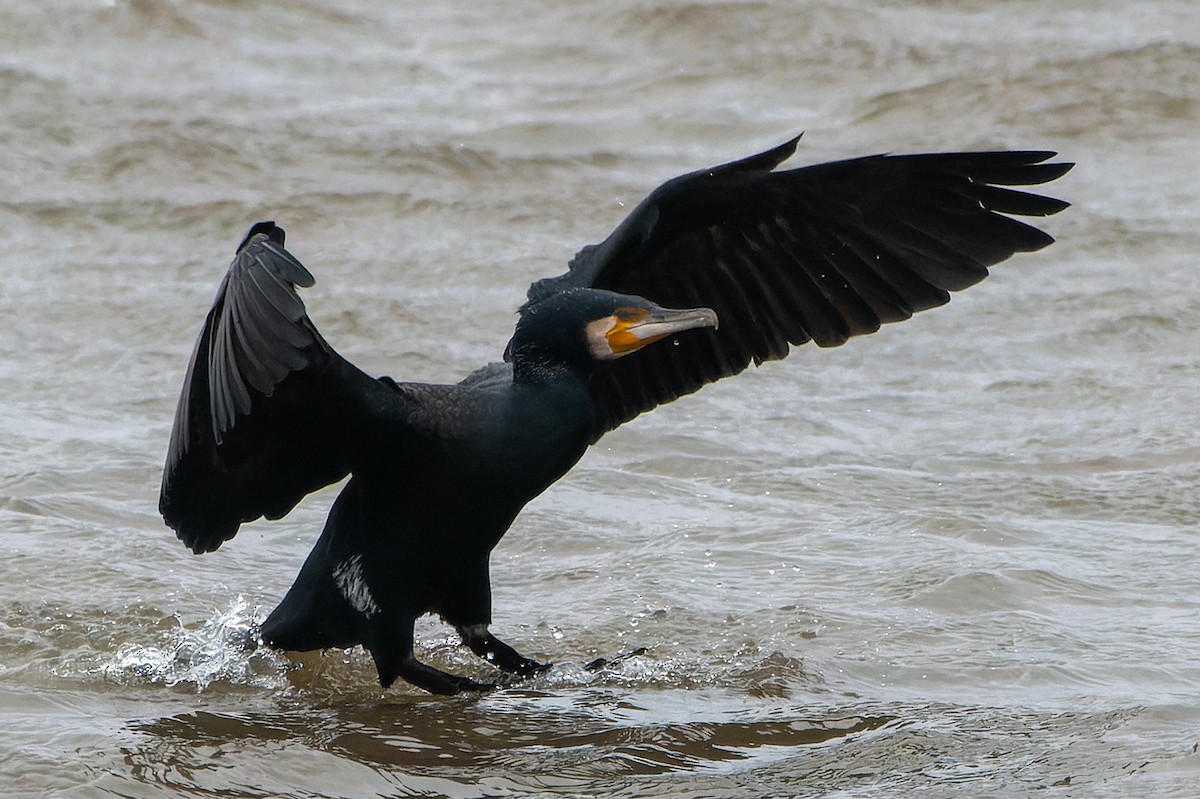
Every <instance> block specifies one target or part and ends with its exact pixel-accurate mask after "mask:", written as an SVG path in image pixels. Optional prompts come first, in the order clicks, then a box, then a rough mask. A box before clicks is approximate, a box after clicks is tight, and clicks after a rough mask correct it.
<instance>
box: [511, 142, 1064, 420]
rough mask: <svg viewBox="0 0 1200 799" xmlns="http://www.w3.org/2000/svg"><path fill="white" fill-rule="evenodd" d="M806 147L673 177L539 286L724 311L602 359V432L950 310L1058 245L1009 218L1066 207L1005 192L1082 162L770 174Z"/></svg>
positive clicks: (1033, 160) (952, 158) (976, 160)
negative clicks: (1012, 266)
mask: <svg viewBox="0 0 1200 799" xmlns="http://www.w3.org/2000/svg"><path fill="white" fill-rule="evenodd" d="M796 141H797V140H796V139H793V140H791V141H789V142H785V143H784V144H782V145H780V146H779V147H776V148H773V149H771V150H768V151H766V152H764V153H760V154H758V155H755V156H751V157H749V158H745V159H742V160H740V161H734V162H731V163H729V164H724V165H722V166H718V167H713V168H712V169H706V170H700V171H697V172H693V173H690V174H687V175H683V176H681V177H678V178H674V179H672V180H669V181H667V182H666V183H664V184H663V185H662V186H660V187H659V188H658V189H656V190H655V191H654V192H653V193H651V194H650V196H649V197H647V198H646V199H645V200H644V201H643V202H642V203H640V204H639V205H638V206H637V207H636V208H635V209H634V210H633V211H632V212H631V213H630V214H629V216H628V217H626V218H625V220H623V221H622V222H621V224H620V225H618V227H617V228H616V229H615V230H614V231H613V233H612V234H611V235H610V236H609V237H608V238H607V239H605V240H604V241H603V242H600V243H599V244H594V245H588V246H586V247H584V248H582V249H581V250H580V251H579V252H578V253H577V254H576V256H575V257H574V258H573V259H572V260H571V263H570V265H569V268H568V270H567V272H566V273H565V274H563V275H559V276H557V277H551V278H544V279H542V280H539V281H537V282H535V283H534V284H533V285H532V286H530V289H529V300H530V301H531V302H536V301H538V300H540V299H543V298H545V297H547V296H549V295H550V294H553V293H555V292H558V291H563V290H566V289H568V288H574V287H594V288H603V289H609V290H612V291H618V292H622V293H628V294H637V295H640V296H643V297H646V298H647V299H649V300H652V301H654V302H656V303H658V304H660V305H663V306H667V307H696V306H706V307H709V308H712V309H713V310H714V311H715V312H716V314H717V317H718V319H719V320H720V328H719V329H718V330H703V331H689V332H687V333H684V334H680V335H679V336H677V337H675V338H674V340H673V346H656V347H647V348H646V349H644V350H641V351H639V352H637V353H635V354H633V355H631V356H629V357H626V358H622V359H619V360H616V361H612V362H608V363H605V364H603V365H601V366H600V367H599V368H598V369H597V370H596V372H595V374H594V377H593V380H592V385H591V393H592V398H593V402H594V404H595V406H596V410H597V414H598V417H599V420H600V421H599V429H598V430H597V432H596V437H597V438H598V437H599V436H600V435H602V434H603V433H604V432H606V431H607V430H611V429H612V428H614V427H616V426H617V425H619V424H621V423H622V422H624V421H627V420H628V419H631V418H633V417H634V416H636V415H638V414H639V413H642V412H644V411H647V410H649V409H650V408H653V407H655V406H656V405H659V404H661V403H664V402H670V401H671V400H673V399H676V398H678V397H680V396H683V395H684V394H688V393H690V392H692V391H695V390H697V389H698V388H700V387H701V386H703V385H705V384H706V383H710V382H713V381H715V380H718V379H720V378H722V377H728V376H730V375H734V374H737V373H739V372H741V371H742V370H744V369H745V368H746V367H747V366H749V364H750V363H756V364H757V363H761V362H763V361H767V360H773V359H778V358H783V357H785V356H786V355H787V354H788V352H789V351H790V349H791V347H792V346H795V345H799V344H803V343H805V342H807V341H810V340H811V341H814V342H816V343H817V344H818V345H819V346H822V347H830V346H837V345H839V344H842V343H844V342H845V341H846V340H847V339H849V338H851V337H853V336H858V335H864V334H867V333H871V332H874V331H875V330H878V329H879V327H880V326H881V325H883V324H887V323H891V322H897V321H900V320H903V319H908V318H909V317H911V316H912V315H913V314H914V313H917V312H918V311H922V310H925V309H927V308H932V307H934V306H937V305H942V304H944V303H946V302H947V301H949V299H950V294H951V292H955V291H960V290H962V289H965V288H967V287H968V286H971V285H973V284H975V283H977V282H979V281H980V280H982V279H983V278H985V277H986V276H987V274H988V268H989V267H990V266H993V265H994V264H997V263H999V262H1000V261H1003V260H1005V259H1006V258H1009V257H1010V256H1012V255H1013V254H1014V253H1017V252H1031V251H1034V250H1039V249H1041V248H1043V247H1045V246H1047V245H1048V244H1050V243H1051V242H1052V241H1053V238H1051V237H1050V236H1049V235H1048V234H1047V233H1045V232H1043V231H1042V230H1039V229H1038V228H1036V227H1034V226H1032V225H1030V224H1027V223H1025V222H1023V221H1020V220H1017V219H1014V218H1012V216H1008V215H1018V216H1034V217H1044V216H1049V215H1051V214H1055V213H1058V212H1059V211H1061V210H1063V209H1064V208H1066V207H1067V206H1068V203H1066V202H1064V201H1062V200H1058V199H1055V198H1052V197H1045V196H1042V195H1039V194H1034V193H1031V192H1027V191H1021V190H1017V189H1013V188H1009V187H1014V186H1016V187H1026V186H1034V185H1039V184H1042V183H1046V182H1048V181H1051V180H1054V179H1056V178H1058V177H1061V176H1062V175H1063V174H1065V173H1066V172H1067V171H1068V170H1069V169H1070V168H1071V167H1072V166H1073V165H1072V164H1069V163H1046V162H1047V161H1048V159H1050V158H1052V157H1053V156H1054V155H1055V153H1053V152H1049V151H996V152H963V153H932V154H921V155H875V156H867V157H865V158H856V159H851V160H846V161H836V162H831V163H826V164H818V165H814V166H808V167H802V168H799V169H790V170H783V171H774V170H775V169H776V167H778V166H779V165H780V164H781V163H782V162H783V161H784V160H786V159H787V158H788V157H790V156H791V155H792V154H793V152H794V151H795V147H796Z"/></svg>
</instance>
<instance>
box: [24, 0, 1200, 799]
mask: <svg viewBox="0 0 1200 799" xmlns="http://www.w3.org/2000/svg"><path fill="white" fill-rule="evenodd" d="M329 6H330V4H326V3H320V2H315V1H314V2H285V1H284V0H278V2H266V1H265V0H264V1H258V2H226V1H222V0H209V2H183V0H179V1H178V2H168V1H167V0H115V1H113V2H100V1H99V0H46V1H45V2H38V3H8V4H5V5H4V7H3V9H2V10H0V108H2V109H3V113H0V242H2V243H3V249H2V251H0V386H2V387H3V388H2V390H0V547H2V557H0V614H2V615H0V787H2V788H3V793H4V795H5V796H22V797H24V796H62V797H111V796H120V797H164V796H172V797H173V796H179V797H267V796H289V797H364V796H376V795H378V796H410V795H425V796H444V797H454V798H455V799H459V798H464V799H465V798H466V797H480V796H489V797H496V796H615V797H651V796H657V797H668V796H669V797H714V796H719V797H757V796H812V797H817V796H820V797H901V796H904V797H907V796H913V795H920V796H929V797H962V796H971V797H987V796H996V797H1008V796H1017V797H1019V796H1038V797H1046V796H1049V797H1058V796H1083V797H1103V796H1120V797H1187V798H1188V799H1190V798H1191V797H1194V796H1196V795H1197V788H1196V785H1197V784H1200V779H1198V778H1200V754H1198V753H1197V746H1198V744H1200V696H1198V693H1200V692H1198V690H1197V684H1198V683H1200V665H1198V664H1200V569H1198V568H1197V566H1198V562H1200V557H1198V547H1197V540H1196V539H1197V523H1198V519H1200V508H1198V503H1197V486H1198V483H1200V465H1198V463H1200V429H1198V425H1197V420H1196V414H1197V406H1198V402H1197V400H1198V399H1200V336H1198V335H1197V332H1196V331H1197V328H1198V327H1200V277H1198V276H1197V275H1198V270H1197V268H1196V266H1197V253H1198V252H1200V232H1197V224H1196V221H1197V218H1200V199H1198V196H1197V191H1196V188H1195V186H1196V179H1197V176H1198V175H1200V155H1197V149H1198V148H1197V144H1198V142H1197V137H1196V126H1197V120H1198V119H1200V89H1198V86H1197V76H1198V75H1200V17H1198V16H1197V15H1196V13H1195V9H1194V4H1193V3H1191V2H1190V0H1147V2H1141V3H1137V4H1131V3H1127V2H1104V1H1103V0H1100V1H1098V0H1061V1H1059V2H1034V1H1033V0H1013V1H1011V2H994V1H993V2H963V3H948V2H939V1H938V0H924V2H913V3H900V2H894V3H883V4H878V3H865V2H863V3H857V2H851V0H826V1H825V2H807V1H806V2H784V1H783V0H777V2H698V1H697V0H668V2H646V0H616V1H615V2H605V3H583V2H549V1H548V0H539V1H535V2H522V3H516V2H500V3H492V4H467V3H448V4H437V3H428V2H422V3H413V2H397V3H392V2H384V1H383V0H358V1H357V2H343V3H338V4H336V8H332V9H331V8H330V7H329ZM475 6H482V7H478V8H476V7H475ZM800 130H804V131H806V132H805V137H804V139H803V142H802V146H801V150H800V153H799V154H798V157H797V159H796V162H797V163H808V162H815V161H821V160H828V159H832V158H840V157H849V156H853V155H860V154H866V153H870V152H879V151H893V152H903V151H919V150H944V149H964V148H993V147H1020V148H1045V149H1054V150H1058V151H1060V152H1061V153H1062V154H1063V157H1064V158H1067V159H1070V160H1074V161H1077V162H1078V164H1079V165H1078V166H1077V167H1076V169H1075V170H1074V171H1073V172H1072V173H1071V174H1070V175H1068V176H1067V177H1066V178H1065V179H1063V180H1061V181H1059V182H1057V183H1055V184H1053V185H1052V186H1050V187H1048V188H1049V193H1051V194H1054V195H1056V196H1061V197H1064V198H1066V199H1069V200H1070V201H1072V202H1073V203H1074V206H1073V207H1072V208H1071V209H1070V210H1068V211H1067V212H1065V213H1063V214H1061V215H1059V216H1057V217H1054V218H1051V219H1049V220H1046V222H1045V227H1046V228H1047V229H1048V230H1049V231H1050V232H1051V233H1053V234H1054V235H1055V236H1056V237H1057V238H1058V239H1059V241H1058V243H1057V244H1055V245H1054V246H1053V247H1051V248H1050V249H1048V250H1045V251H1043V252H1041V253H1038V254H1036V255H1029V256H1022V257H1019V258H1016V259H1013V260H1012V261H1011V262H1009V263H1006V264H1003V265H1002V266H1000V267H998V268H997V269H996V270H995V274H994V276H993V277H992V278H990V279H989V280H988V281H985V282H984V283H983V284H982V285H980V286H978V287H976V288H973V289H971V290H970V291H968V292H966V293H964V294H962V295H960V296H958V297H956V298H955V300H954V301H953V302H952V303H951V304H950V305H949V306H947V307H945V308H940V309H937V310H934V311H930V312H928V313H926V314H922V315H921V316H919V317H917V318H915V319H913V320H911V321H909V322H906V323H904V324H901V325H895V326H892V327H889V328H887V329H885V330H884V331H882V332H881V333H879V334H877V335H875V336H871V337H868V338H865V339H858V340H855V341H853V342H851V343H850V344H848V345H846V346H845V347H843V348H840V349H837V350H816V349H812V348H807V347H806V348H801V349H800V350H798V351H797V352H795V353H794V354H793V355H792V356H791V357H790V358H789V359H788V360H786V361H783V362H781V363H776V364H770V365H768V366H765V367H763V368H761V369H757V370H751V371H750V372H749V373H747V374H745V375H743V376H742V377H739V378H737V379H735V380H730V381H726V382H725V383H722V384H720V385H717V386H713V387H709V388H708V389H706V390H705V391H703V392H701V393H700V394H699V395H696V396H694V397H690V398H687V399H686V400H684V401H681V402H678V403H676V404H674V405H672V406H669V407H666V408H663V409H660V410H658V411H656V412H655V413H653V414H650V415H648V416H646V417H644V418H642V419H639V420H637V421H636V422H635V423H632V424H630V425H628V426H626V427H625V428H623V429H621V430H619V431H617V432H616V433H614V434H612V435H611V436H609V437H608V438H606V439H605V440H604V441H602V442H601V445H600V446H598V447H597V448H596V449H595V450H594V451H593V452H591V453H590V454H589V455H588V456H587V457H586V458H585V459H584V460H583V462H582V463H581V464H580V466H579V467H578V468H577V469H576V470H575V471H574V472H573V473H572V474H571V475H570V476H569V477H568V478H567V479H566V480H564V481H563V482H562V483H561V484H559V485H558V486H556V487H555V488H553V489H552V490H551V491H549V492H548V493H547V494H546V495H545V496H543V497H542V498H540V499H538V500H537V501H536V502H534V503H533V504H532V505H531V506H530V507H529V508H528V510H527V511H526V512H525V513H524V514H523V515H522V516H521V517H520V518H519V519H518V521H517V523H516V525H515V526H514V528H513V529H512V531H511V532H510V533H509V535H508V536H507V537H506V538H505V540H504V541H503V542H502V544H501V545H500V547H499V548H498V549H497V550H496V553H495V555H494V559H493V575H494V586H495V605H496V622H495V625H494V629H495V630H496V632H497V633H498V634H499V635H501V636H502V637H504V638H505V639H507V640H509V641H511V642H512V643H513V644H514V645H516V646H517V647H518V648H519V649H521V650H522V651H525V652H527V653H529V654H530V655H532V656H535V657H538V658H542V659H549V660H553V661H554V662H555V663H556V664H557V665H556V666H555V668H554V669H553V670H552V671H550V672H549V673H548V674H546V675H543V676H540V677H538V678H536V679H532V680H529V681H528V682H524V683H520V684H518V685H515V686H512V687H510V688H507V689H504V690H500V691H497V692H495V693H492V694H488V695H486V696H481V697H460V698H452V699H444V698H435V697H430V696H428V695H425V694H422V693H420V692H419V691H416V690H413V689H410V688H407V687H405V686H403V685H401V686H398V687H397V688H395V689H393V690H391V691H388V692H386V693H382V692H380V690H379V688H378V686H377V684H376V683H375V676H374V670H373V668H372V666H371V663H370V659H369V657H367V656H365V655H364V654H363V653H362V652H361V651H349V652H327V653H324V654H323V655H311V656H308V657H307V658H306V659H305V660H304V661H303V662H301V663H299V664H298V665H295V664H291V663H289V661H287V660H286V659H284V658H282V657H281V656H278V655H275V654H273V653H270V652H263V651H259V652H256V653H254V654H246V653H244V652H243V651H242V650H241V649H240V648H239V647H238V646H237V645H236V644H235V643H234V642H235V641H236V640H237V639H238V637H239V636H240V635H242V634H243V633H244V631H245V629H246V628H248V627H249V626H251V625H252V624H253V623H254V622H256V621H261V619H262V618H263V617H264V616H265V614H266V613H267V612H269V610H270V609H271V608H272V607H273V606H274V604H275V603H276V602H277V601H278V600H279V598H280V597H281V596H282V594H283V592H284V591H285V590H286V589H287V587H288V586H289V585H290V583H291V580H292V578H293V577H294V576H295V574H296V572H297V570H298V568H299V565H300V563H301V561H302V559H303V558H304V556H305V555H306V553H307V551H308V548H309V546H310V545H311V543H312V542H313V541H314V540H315V537H316V534H317V533H318V532H319V529H320V525H321V523H322V520H323V518H324V514H325V512H326V511H327V510H328V507H329V504H330V502H331V499H332V497H333V496H334V493H333V491H332V490H330V491H325V492H322V493H320V494H317V495H315V496H313V497H311V498H310V499H309V500H307V501H306V502H305V503H304V504H303V505H302V506H301V507H300V508H298V509H297V510H296V511H295V512H293V513H292V514H291V515H290V516H288V517H287V518H286V519H284V520H282V521H278V522H259V523H256V524H253V525H250V526H248V527H246V528H244V529H243V530H242V532H241V533H240V535H239V536H238V537H237V538H236V539H235V540H233V541H231V542H229V543H228V544H226V546H224V547H223V548H222V549H221V550H220V551H219V552H217V553H215V554H212V555H207V556H204V557H196V556H193V555H191V554H190V553H189V552H188V551H186V550H185V549H184V548H183V547H182V546H181V545H180V544H179V543H178V542H177V541H176V540H175V539H174V537H173V535H172V534H171V532H170V531H169V530H167V529H166V528H165V527H164V526H163V525H162V522H161V520H160V519H159V518H158V516H157V513H156V510H155V504H156V499H157V489H158V482H159V478H160V469H161V463H162V459H163V457H164V454H165V449H166V443H167V438H168V435H169V426H170V422H171V418H172V413H173V410H174V403H175V398H176V396H177V392H178V388H179V385H180V382H181V380H182V377H183V369H184V366H185V364H186V360H187V357H188V355H189V353H190V350H191V346H192V342H193V340H194V337H195V335H196V332H197V330H198V328H199V324H200V322H201V320H202V318H203V315H204V313H205V311H206V310H207V308H208V304H209V302H210V301H211V299H212V295H213V292H214V291H215V288H216V285H217V282H218V281H219V280H220V277H221V275H222V273H223V270H224V268H225V266H226V265H227V264H228V262H229V259H230V257H231V255H232V252H233V248H234V247H235V245H236V244H237V242H238V241H239V240H240V237H241V236H242V234H243V233H244V231H245V229H246V228H247V227H248V226H249V224H250V223H252V222H253V221H255V220H257V219H264V218H269V219H275V220H277V221H278V222H279V223H280V224H281V225H283V226H284V227H285V228H286V229H287V231H288V235H289V238H288V243H289V245H290V248H291V249H292V250H293V252H294V253H295V254H296V255H297V256H298V257H299V258H300V259H301V260H303V261H304V262H305V263H306V264H307V265H308V266H309V267H310V268H311V269H312V271H313V272H314V273H315V274H316V275H317V278H318V281H319V282H318V285H317V286H316V287H315V288H313V289H312V290H310V291H308V292H306V293H305V298H306V301H307V302H308V305H309V309H310V312H311V315H312V317H313V318H314V320H315V321H316V323H317V324H318V326H319V327H320V328H321V330H322V331H323V332H324V334H325V336H326V337H327V338H328V339H329V340H330V341H331V342H332V343H333V344H334V345H335V346H336V347H337V348H338V349H339V350H340V351H341V352H343V353H344V354H345V355H346V356H347V357H349V358H350V359H351V360H353V361H355V362H356V363H358V364H359V365H360V366H362V367H363V368H364V369H367V370H368V371H371V372H373V373H386V374H391V375H393V376H395V377H397V378H401V379H414V380H438V381H445V380H453V379H457V378H459V377H461V376H462V375H464V374H466V373H467V372H468V371H469V370H470V369H472V368H474V367H475V366H478V365H480V364H482V363H484V362H486V361H488V360H494V359H495V358H496V357H497V356H498V355H499V354H500V352H501V350H502V348H503V346H504V343H505V341H506V340H507V336H508V334H509V332H510V330H511V326H512V323H513V320H514V316H513V311H514V310H515V308H516V307H517V306H518V305H519V304H520V302H521V300H522V297H523V293H524V289H525V287H526V286H527V285H528V283H529V282H530V281H531V280H533V279H535V278H537V277H541V276H544V275H547V274H552V273H557V272H558V271H560V270H561V268H562V267H563V265H564V264H565V263H566V261H567V259H568V258H569V257H570V256H571V254H572V253H573V252H574V250H575V249H576V248H577V247H578V246H579V245H582V244H584V243H587V242H592V241H597V240H599V239H600V238H602V237H603V236H604V235H606V234H607V232H608V231H609V230H610V229H611V228H612V227H613V226H614V225H615V224H616V223H617V222H618V221H619V219H620V218H621V217H622V215H623V213H625V211H626V210H627V209H628V208H629V207H631V205H632V204H633V203H635V202H637V201H638V200H639V199H640V198H641V197H642V196H644V194H645V193H646V192H648V191H649V190H650V189H652V188H653V187H654V186H655V185H657V183H658V182H660V181H661V180H664V179H666V178H669V177H671V176H673V175H675V174H678V173H680V172H683V171H685V170H690V169H694V168H698V167H702V166H706V165H709V164H713V163H717V162H720V161H724V160H728V159H731V158H735V157H738V156H741V155H745V154H748V153H751V152H754V151H756V150H757V149H760V148H765V147H767V146H771V145H774V144H777V143H779V142H780V141H782V140H784V139H785V138H788V137H790V136H792V135H794V134H795V133H796V132H798V131H800ZM419 637H420V641H419V650H420V654H421V656H422V657H423V658H425V659H427V660H428V661H430V662H432V663H434V664H436V665H438V666H440V667H442V668H445V669H450V670H453V671H457V672H459V673H465V674H472V675H475V676H477V677H480V678H485V677H486V676H487V667H486V666H485V665H483V664H481V663H479V662H478V661H476V659H475V658H473V657H472V656H470V655H469V654H465V653H464V652H463V651H462V650H461V649H460V648H458V647H456V646H455V639H454V637H453V635H452V634H451V632H450V631H449V630H448V629H446V628H445V627H444V626H442V625H440V624H438V623H437V622H436V621H434V620H426V621H425V622H423V623H422V624H421V625H420V629H419ZM636 647H646V648H647V653H646V654H645V655H643V656H640V657H634V658H631V659H629V660H626V661H624V662H621V663H619V664H616V665H614V666H613V667H611V668H609V669H607V670H603V671H601V672H599V673H596V674H592V673H589V672H586V671H584V670H583V669H582V668H581V667H580V666H579V665H578V664H581V663H584V662H586V661H588V660H591V659H592V658H594V657H597V656H611V655H614V654H617V653H620V652H625V651H629V650H631V649H633V648H636Z"/></svg>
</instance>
